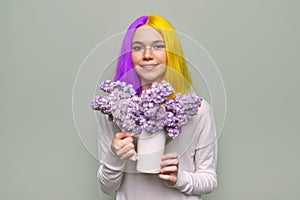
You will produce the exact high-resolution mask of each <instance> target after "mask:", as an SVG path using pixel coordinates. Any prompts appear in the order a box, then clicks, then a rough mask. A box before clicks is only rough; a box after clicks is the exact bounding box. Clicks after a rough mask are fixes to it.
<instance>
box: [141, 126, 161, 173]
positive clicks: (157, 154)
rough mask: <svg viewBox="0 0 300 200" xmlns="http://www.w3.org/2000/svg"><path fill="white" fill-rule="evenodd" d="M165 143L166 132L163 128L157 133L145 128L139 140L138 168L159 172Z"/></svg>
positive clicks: (147, 171)
mask: <svg viewBox="0 0 300 200" xmlns="http://www.w3.org/2000/svg"><path fill="white" fill-rule="evenodd" d="M165 144H166V134H165V132H164V131H163V130H159V131H157V132H155V133H151V132H148V131H144V130H143V131H142V133H141V134H140V135H139V137H138V141H137V154H138V159H137V170H138V171H139V172H143V173H150V174H156V173H159V171H160V163H161V158H162V156H163V154H164V150H165Z"/></svg>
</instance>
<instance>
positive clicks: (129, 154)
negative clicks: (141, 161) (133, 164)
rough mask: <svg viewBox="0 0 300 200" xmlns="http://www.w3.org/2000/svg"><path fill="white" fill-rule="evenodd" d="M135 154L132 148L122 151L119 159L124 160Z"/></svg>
mask: <svg viewBox="0 0 300 200" xmlns="http://www.w3.org/2000/svg"><path fill="white" fill-rule="evenodd" d="M135 154H136V151H135V150H134V149H132V150H130V151H128V152H126V153H124V154H123V155H121V156H120V159H121V160H125V159H128V158H131V157H133V156H134V155H135Z"/></svg>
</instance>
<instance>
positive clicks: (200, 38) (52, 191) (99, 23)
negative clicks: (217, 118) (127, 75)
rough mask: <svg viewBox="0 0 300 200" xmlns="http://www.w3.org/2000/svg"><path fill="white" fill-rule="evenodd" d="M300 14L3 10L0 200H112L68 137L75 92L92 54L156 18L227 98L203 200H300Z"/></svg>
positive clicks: (176, 6) (21, 6) (243, 9)
mask: <svg viewBox="0 0 300 200" xmlns="http://www.w3.org/2000/svg"><path fill="white" fill-rule="evenodd" d="M299 6H300V3H299V1H296V0H285V1H284V0H229V1H221V0H213V1H208V0H205V1H204V0H200V1H170V0H168V1H137V0H132V1H115V0H112V1H103V0H102V1H100V0H99V1H96V0H86V1H79V0H77V1H71V0H60V1H58V0H52V1H50V0H44V1H38V0H28V1H20V0H10V1H3V0H2V1H0V25H1V32H0V36H1V37H0V44H1V45H0V52H1V57H0V66H1V68H0V95H1V96H0V97H1V98H0V99H1V101H0V102H1V103H0V123H1V127H0V199H5V200H17V199H24V200H40V199H56V200H67V199H70V200H82V199H89V200H99V199H101V200H102V199H106V200H108V199H113V197H109V196H107V195H104V194H102V193H101V191H100V190H99V189H98V186H97V180H96V172H97V168H98V161H97V160H96V159H94V157H93V156H91V155H90V153H89V152H88V151H87V150H86V148H85V147H84V146H83V145H82V143H81V141H80V138H79V137H78V133H77V131H76V128H75V126H74V121H73V115H72V89H73V84H74V80H75V76H76V73H77V70H78V69H79V66H80V65H81V63H82V62H83V60H84V58H85V57H86V56H87V54H88V53H89V52H90V51H91V49H93V48H94V47H95V46H96V45H97V44H99V43H100V42H102V41H104V40H105V39H106V38H108V37H110V36H111V35H113V34H116V33H119V32H121V31H124V30H125V29H126V28H127V27H128V25H129V24H130V23H131V22H132V21H133V20H134V19H136V18H137V17H139V16H141V15H150V14H152V13H156V14H159V15H161V16H163V17H165V18H166V19H168V20H169V21H170V22H171V23H172V24H173V25H174V27H175V28H176V29H177V30H179V31H182V32H184V33H186V34H188V35H189V36H191V37H192V38H194V39H195V40H196V41H197V42H199V43H200V44H202V45H203V47H205V49H206V50H207V51H208V52H209V53H210V55H211V56H212V58H213V59H214V61H215V63H216V64H217V66H218V68H219V70H220V73H221V75H222V77H223V81H224V84H225V87H226V93H227V115H226V122H225V126H224V129H223V131H222V133H221V136H220V138H219V161H218V188H217V189H216V190H215V191H214V192H213V193H212V194H210V195H204V196H203V199H205V200H212V199H222V200H241V199H242V200H253V199H255V200H267V199H272V200H279V199H280V200H281V199H299V198H300V194H299V193H298V185H299V182H300V175H299V171H298V170H299V169H300V160H299V155H298V153H299V151H300V148H299V146H300V145H299V139H300V136H299V130H300V129H299V128H300V127H299V115H298V113H299V111H300V106H299V102H300V94H299V86H300V79H299V78H298V76H299V75H298V74H299V73H300V69H299V67H300V59H299V55H298V54H299V51H300V39H299V35H300V27H299V18H300V14H299ZM297 155H298V156H297ZM153 192H155V191H153Z"/></svg>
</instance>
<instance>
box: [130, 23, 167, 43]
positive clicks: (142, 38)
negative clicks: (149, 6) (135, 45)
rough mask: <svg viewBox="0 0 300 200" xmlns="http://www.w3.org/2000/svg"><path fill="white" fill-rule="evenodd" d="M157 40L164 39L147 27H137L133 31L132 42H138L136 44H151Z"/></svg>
mask: <svg viewBox="0 0 300 200" xmlns="http://www.w3.org/2000/svg"><path fill="white" fill-rule="evenodd" d="M158 40H161V41H163V40H164V39H163V37H162V36H161V34H160V33H159V32H158V31H157V30H155V29H154V28H152V27H151V26H149V25H143V26H141V27H139V28H138V29H137V30H136V31H135V33H134V36H133V42H137V41H138V42H144V43H148V42H153V41H158Z"/></svg>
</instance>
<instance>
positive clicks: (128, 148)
mask: <svg viewBox="0 0 300 200" xmlns="http://www.w3.org/2000/svg"><path fill="white" fill-rule="evenodd" d="M131 150H135V149H134V144H133V143H128V144H126V145H124V146H123V147H122V148H121V149H118V150H117V152H116V154H117V156H119V157H122V156H123V155H125V154H126V153H127V152H129V151H131Z"/></svg>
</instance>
